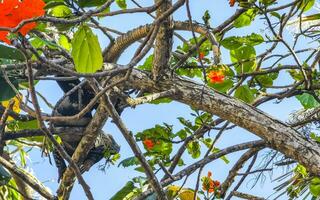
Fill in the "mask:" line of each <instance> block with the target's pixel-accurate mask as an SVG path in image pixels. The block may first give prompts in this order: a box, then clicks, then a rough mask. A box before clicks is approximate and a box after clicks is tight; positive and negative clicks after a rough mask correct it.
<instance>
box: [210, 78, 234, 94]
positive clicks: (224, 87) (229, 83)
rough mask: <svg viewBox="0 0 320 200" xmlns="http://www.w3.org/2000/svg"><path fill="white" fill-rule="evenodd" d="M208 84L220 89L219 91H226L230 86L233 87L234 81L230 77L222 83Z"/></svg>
mask: <svg viewBox="0 0 320 200" xmlns="http://www.w3.org/2000/svg"><path fill="white" fill-rule="evenodd" d="M208 85H209V86H210V87H213V88H214V89H216V90H218V91H219V92H223V93H226V92H227V91H228V90H229V89H230V88H232V87H233V81H232V80H230V79H227V80H225V81H223V82H222V83H208Z"/></svg>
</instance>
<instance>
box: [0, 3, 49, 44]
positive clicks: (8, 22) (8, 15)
mask: <svg viewBox="0 0 320 200" xmlns="http://www.w3.org/2000/svg"><path fill="white" fill-rule="evenodd" d="M44 6H45V3H44V2H43V1H42V0H0V27H7V28H14V27H16V26H17V25H18V24H19V23H20V22H21V21H23V20H25V19H30V18H34V17H39V16H42V15H44V14H45V10H44ZM35 26H36V23H35V22H31V23H28V24H26V25H24V26H23V27H22V28H20V29H19V31H18V32H19V33H20V34H22V35H26V34H27V33H28V32H29V31H30V30H31V29H33V28H34V27H35ZM8 34H9V32H8V31H0V41H3V42H5V43H7V44H10V41H9V40H8V38H7V36H8Z"/></svg>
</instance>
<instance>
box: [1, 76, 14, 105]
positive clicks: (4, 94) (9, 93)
mask: <svg viewBox="0 0 320 200" xmlns="http://www.w3.org/2000/svg"><path fill="white" fill-rule="evenodd" d="M9 80H10V81H11V83H12V84H13V85H14V86H15V88H18V81H17V80H14V79H11V78H10V79H9ZM0 88H1V92H0V102H1V101H6V100H9V99H11V98H12V97H14V96H16V93H15V91H14V90H13V89H12V88H11V86H10V85H9V84H8V83H7V81H6V80H5V79H4V78H2V77H1V73H0Z"/></svg>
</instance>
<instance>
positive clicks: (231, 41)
mask: <svg viewBox="0 0 320 200" xmlns="http://www.w3.org/2000/svg"><path fill="white" fill-rule="evenodd" d="M241 38H242V37H237V36H232V37H227V38H225V39H223V40H222V41H221V42H220V44H221V45H222V46H223V47H224V48H226V49H229V50H232V49H237V48H239V47H241V46H242V45H243V42H242V41H241Z"/></svg>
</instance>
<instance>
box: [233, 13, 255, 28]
mask: <svg viewBox="0 0 320 200" xmlns="http://www.w3.org/2000/svg"><path fill="white" fill-rule="evenodd" d="M255 16H256V10H254V9H249V10H247V11H246V12H244V13H242V14H241V15H240V16H239V17H238V18H237V19H236V20H234V22H233V25H234V27H236V28H241V27H244V26H249V25H250V24H251V22H252V21H253V20H254V18H255Z"/></svg>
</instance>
